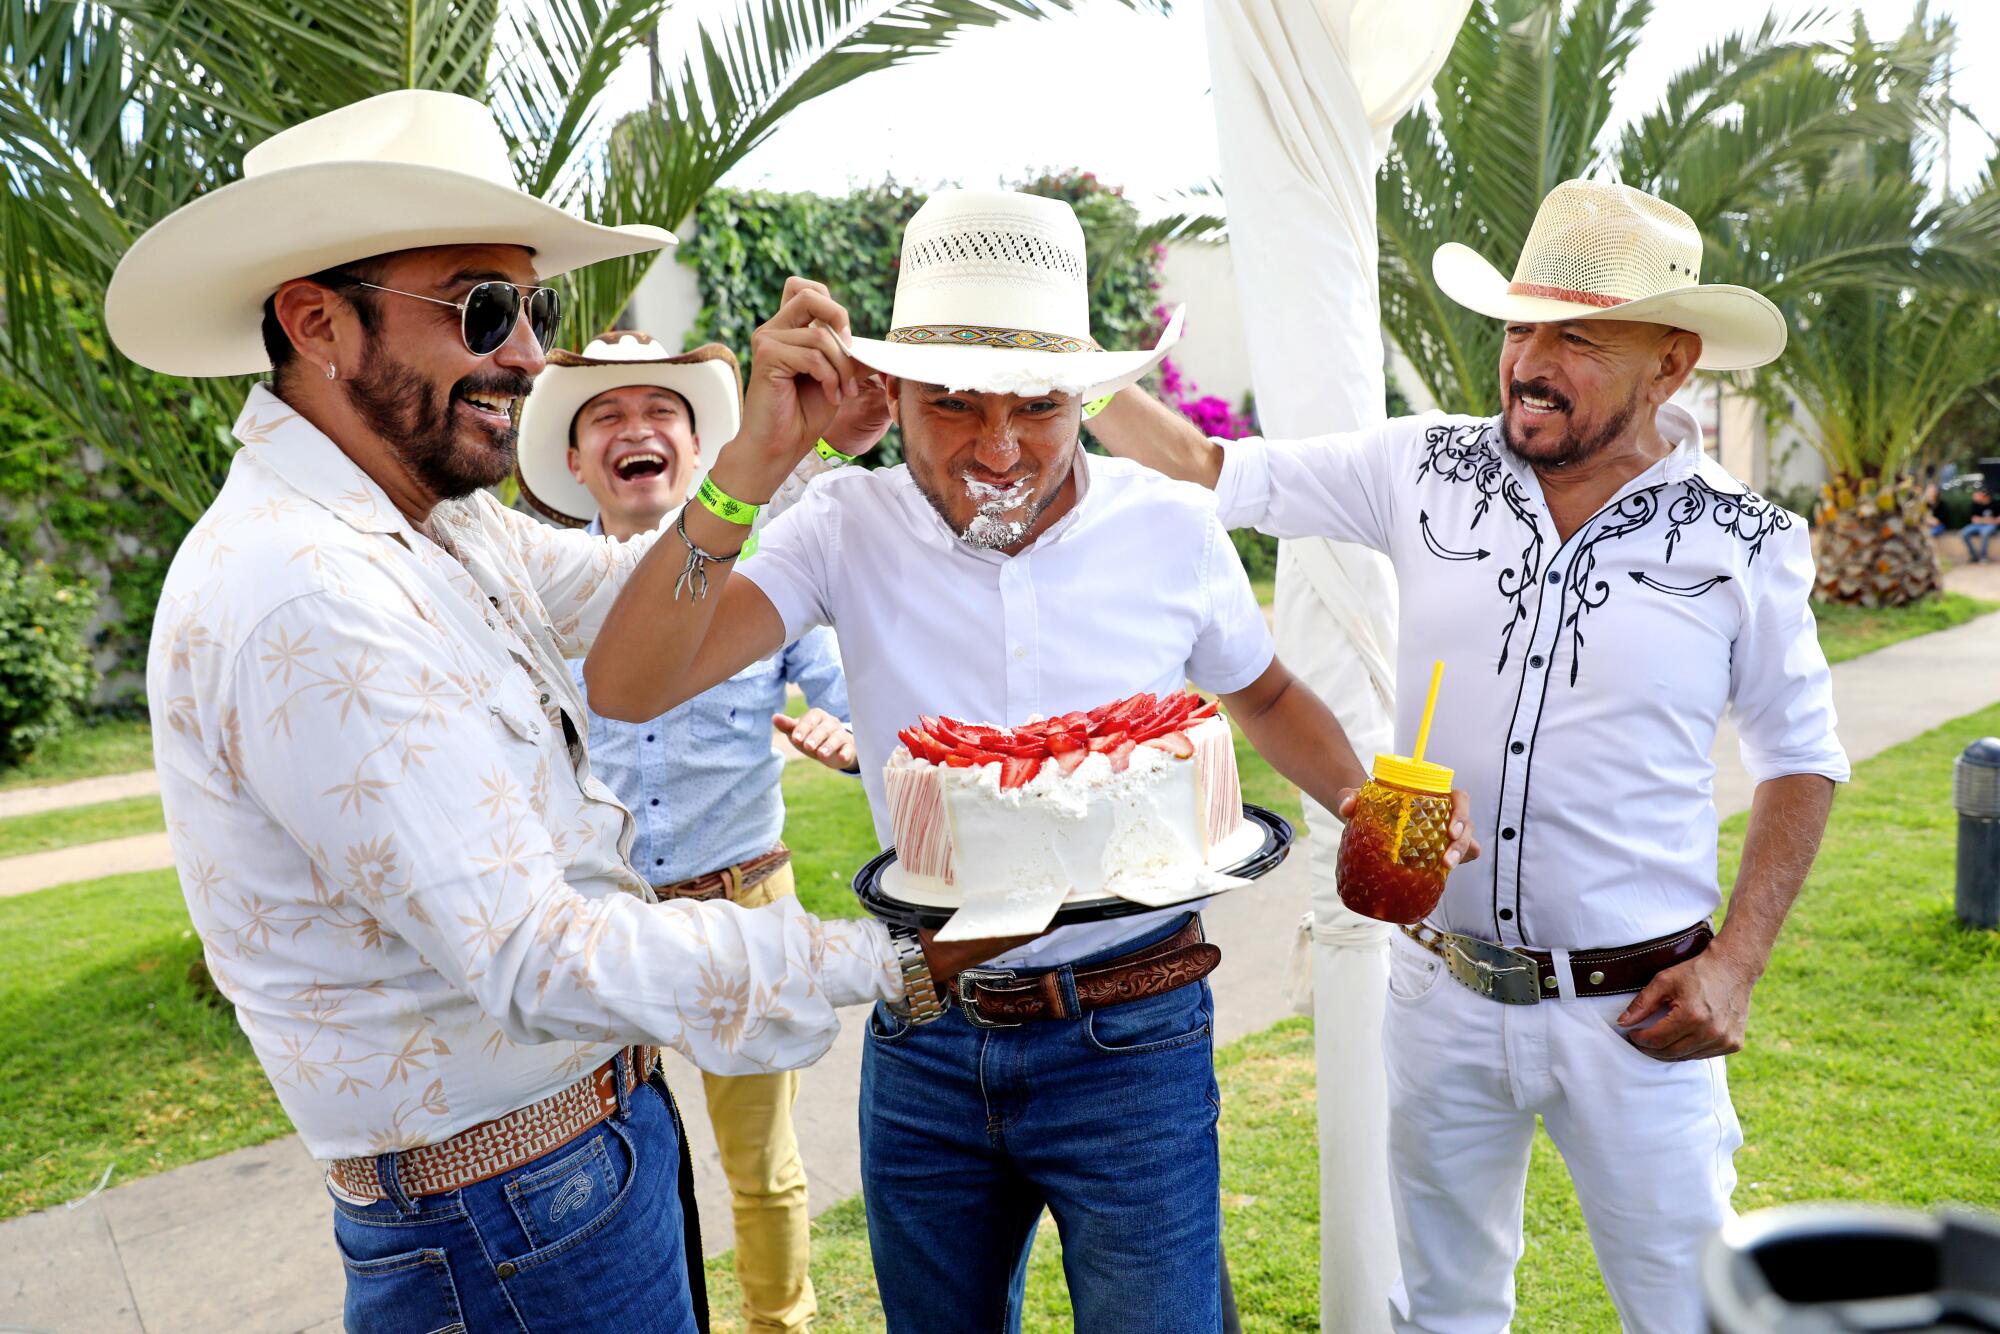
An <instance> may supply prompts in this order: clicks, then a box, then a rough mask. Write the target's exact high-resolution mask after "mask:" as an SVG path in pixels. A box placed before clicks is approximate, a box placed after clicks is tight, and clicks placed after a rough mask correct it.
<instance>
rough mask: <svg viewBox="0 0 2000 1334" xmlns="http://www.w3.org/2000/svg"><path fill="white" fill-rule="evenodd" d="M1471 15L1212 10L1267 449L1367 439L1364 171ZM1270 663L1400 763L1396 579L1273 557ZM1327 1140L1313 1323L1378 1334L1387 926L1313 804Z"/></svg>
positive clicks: (1386, 1242) (1280, 1) (1433, 2)
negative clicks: (1287, 442) (1354, 892)
mask: <svg viewBox="0 0 2000 1334" xmlns="http://www.w3.org/2000/svg"><path fill="white" fill-rule="evenodd" d="M1470 4H1471V0H1319V3H1317V4H1315V3H1312V2H1311V0H1210V2H1209V10H1208V35H1209V65H1210V73H1211V78H1212V80H1213V87H1214V96H1215V116H1216V124H1217V138H1218V140H1219V142H1220V144H1221V157H1222V182H1223V191H1224V194H1225V196H1226V197H1227V200H1228V210H1229V235H1230V257H1231V259H1232V261H1233V262H1234V264H1235V267H1236V276H1237V291H1238V296H1239V299H1240V301H1241V303H1242V312H1243V325H1244V329H1245V331H1246V335H1247V337H1248V339H1249V349H1250V362H1251V368H1252V370H1251V374H1252V379H1253V383H1254V389H1255V392H1256V396H1257V415H1258V419H1259V422H1260V425H1261V427H1262V429H1263V430H1264V432H1265V434H1267V435H1271V436H1275V437H1280V438H1282V437H1293V436H1301V435H1316V434H1320V433H1322V432H1327V431H1340V430H1350V429H1353V428H1356V427H1360V426H1365V425H1367V424H1369V423H1370V422H1375V421H1379V420H1381V418H1382V415H1383V407H1382V337H1381V321H1380V313H1379V308H1378V305H1377V299H1376V288H1375V263H1376V235H1375V168H1376V163H1377V159H1378V155H1379V154H1380V152H1381V151H1382V150H1383V148H1384V147H1386V144H1387V138H1388V131H1389V127H1390V126H1392V125H1394V124H1395V122H1396V120H1397V119H1398V118H1399V117H1401V116H1402V114H1403V113H1404V112H1405V111H1407V110H1408V109H1409V108H1410V106H1411V105H1412V104H1413V103H1414V102H1415V101H1416V99H1417V98H1418V97H1420V96H1421V95H1422V94H1423V91H1424V90H1425V89H1426V88H1427V87H1428V86H1429V84H1430V81H1431V79H1432V77H1433V76H1434V75H1435V74H1436V72H1437V69H1438V67H1439V66H1440V65H1441V64H1443V62H1444V58H1445V55H1446V54H1447V53H1448V52H1449V51H1450V49H1451V43H1452V40H1453V38H1454V37H1455V35H1456V34H1457V32H1458V28H1459V25H1460V24H1461V23H1463V22H1464V20H1465V14H1466V11H1467V9H1469V8H1470ZM1277 604H1278V605H1277V638H1278V651H1279V654H1280V655H1281V656H1282V657H1283V658H1284V660H1285V662H1286V663H1287V665H1289V666H1290V667H1291V668H1292V669H1293V670H1294V671H1295V672H1297V673H1298V674H1299V675H1300V677H1301V678H1302V679H1303V680H1305V681H1306V682H1307V683H1308V684H1310V685H1311V686H1312V687H1313V689H1314V690H1315V691H1316V692H1317V693H1318V694H1319V695H1320V696H1321V698H1323V699H1324V700H1325V701H1326V702H1327V704H1328V706H1329V707H1331V708H1332V709H1333V710H1334V712H1335V713H1336V714H1337V715H1338V716H1339V718H1340V721H1341V725H1342V726H1343V727H1345V728H1346V729H1347V733H1348V736H1349V737H1350V738H1351V739H1352V740H1353V742H1354V748H1355V750H1356V751H1358V752H1359V753H1360V754H1361V756H1362V759H1363V761H1364V762H1365V761H1366V760H1367V759H1368V758H1369V757H1370V756H1372V755H1373V754H1374V753H1375V752H1376V751H1378V750H1393V749H1394V746H1393V740H1394V733H1393V727H1392V723H1391V718H1392V717H1393V703H1394V696H1395V677H1394V663H1395V658H1396V644H1395V615H1396V587H1395V576H1394V574H1393V572H1392V571H1391V570H1390V568H1389V563H1388V561H1387V560H1386V559H1385V558H1384V557H1382V556H1380V555H1378V554H1377V553H1375V552H1372V551H1367V550H1364V549H1362V548H1360V547H1354V546H1348V545H1344V544H1337V543H1332V542H1326V541H1320V540H1309V541H1298V542H1285V543H1282V544H1281V546H1280V549H1279V556H1278V595H1277ZM1306 822H1307V827H1308V829H1309V830H1310V831H1311V832H1313V833H1314V834H1315V835H1316V836H1315V837H1313V838H1312V839H1310V840H1309V841H1308V844H1307V847H1308V849H1309V856H1310V858H1311V861H1310V870H1311V879H1312V896H1313V922H1314V925H1313V926H1312V928H1311V931H1312V940H1313V943H1312V946H1311V952H1312V977H1313V993H1314V998H1315V999H1314V1008H1315V1011H1316V1013H1317V1016H1318V1017H1317V1030H1316V1031H1317V1039H1316V1045H1317V1057H1318V1066H1319V1071H1320V1079H1319V1139H1320V1325H1321V1328H1322V1329H1323V1330H1325V1331H1328V1332H1329V1334H1331V1332H1333V1331H1338V1332H1339V1334H1374V1331H1379V1330H1387V1329H1388V1325H1389V1322H1388V1294H1389V1289H1390V1287H1391V1285H1392V1284H1393V1283H1394V1281H1395V1277H1396V1272H1397V1267H1396V1252H1395V1226H1394V1220H1393V1218H1392V1216H1391V1210H1390V1204H1389V1184H1388V1167H1387V1156H1388V1153H1387V1144H1388V1110H1387V1090H1386V1087H1385V1084H1384V1077H1383V1070H1382V1042H1381V1024H1382V1012H1383V1004H1384V998H1385V996H1386V988H1387V984H1388V928H1386V927H1384V926H1382V925H1381V924H1379V923H1376V922H1371V921H1368V920H1367V919H1365V918H1362V917H1358V916H1356V915H1355V914H1353V913H1351V912H1348V911H1347V909H1345V908H1344V907H1342V906H1341V904H1340V901H1339V898H1338V896H1337V895H1336V893H1335V891H1334V882H1333V859H1334V852H1335V848H1336V845H1337V839H1338V829H1339V825H1338V824H1337V823H1336V822H1335V821H1334V820H1333V818H1332V817H1331V815H1330V814H1329V813H1328V812H1327V811H1325V810H1324V809H1322V808H1320V807H1318V806H1317V805H1316V804H1315V803H1313V802H1311V801H1310V800H1308V801H1307V803H1306Z"/></svg>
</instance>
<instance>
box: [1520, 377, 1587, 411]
mask: <svg viewBox="0 0 2000 1334" xmlns="http://www.w3.org/2000/svg"><path fill="white" fill-rule="evenodd" d="M1523 394H1533V395H1534V396H1535V397H1536V398H1541V399H1546V400H1548V401H1549V402H1551V403H1553V404H1555V405H1556V407H1557V408H1559V409H1560V410H1562V411H1563V412H1568V411H1569V410H1570V408H1571V406H1572V404H1571V403H1570V401H1569V396H1568V395H1567V394H1565V393H1563V392H1562V391H1561V390H1559V389H1557V388H1556V387H1555V386H1554V385H1552V384H1550V383H1549V382H1548V381H1546V380H1531V381H1529V382H1528V383H1527V384H1522V383H1521V382H1520V381H1519V380H1515V381H1512V382H1511V383H1509V384H1508V386H1507V397H1508V401H1509V402H1518V401H1519V400H1520V397H1521V395H1523Z"/></svg>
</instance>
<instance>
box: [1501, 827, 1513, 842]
mask: <svg viewBox="0 0 2000 1334" xmlns="http://www.w3.org/2000/svg"><path fill="white" fill-rule="evenodd" d="M1500 837H1502V838H1504V839H1508V840H1509V841H1511V840H1512V839H1513V837H1514V831H1513V830H1512V829H1502V830H1501V831H1500Z"/></svg>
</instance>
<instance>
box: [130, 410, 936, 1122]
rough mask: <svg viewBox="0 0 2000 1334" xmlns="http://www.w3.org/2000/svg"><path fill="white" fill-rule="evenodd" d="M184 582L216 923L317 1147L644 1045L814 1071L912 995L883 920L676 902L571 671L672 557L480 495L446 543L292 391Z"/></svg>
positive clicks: (255, 420) (474, 1105) (164, 652)
mask: <svg viewBox="0 0 2000 1334" xmlns="http://www.w3.org/2000/svg"><path fill="white" fill-rule="evenodd" d="M236 435H237V438H238V439H239V440H241V441H242V443H243V446H244V447H243V449H242V450H241V451H240V452H239V453H238V454H237V455H236V458H235V460H234V462H233V463H232V465H231V467H230V472H229V478H228V481H227V482H226V483H225V484H224V486H223V488H222V492H221V494H220V496H218V497H217V499H216V502H215V504H214V505H213V506H211V507H210V509H209V511H208V513H207V514H205V515H204V516H203V517H202V519H201V522H200V523H198V524H197V525H196V526H195V528H194V530H193V531H192V532H191V533H190V534H189V535H188V539H187V541H186V543H185V544H184V545H183V546H182V548H181V550H180V552H179V553H178V554H177V556H176V557H175V559H174V563H173V568H172V570H171V571H170V572H169V574H168V576H167V581H166V586H165V590H164V592H163V595H162V598H161V601H160V609H159V615H158V618H157V620H156V622H155V624H154V629H153V643H152V653H151V658H150V661H149V663H148V668H147V678H146V684H147V695H148V699H149V701H150V704H151V708H152V714H153V736H154V743H153V745H154V759H155V762H156V764H157V767H158V769H159V772H160V783H161V797H162V800H163V802H164V804H165V806H166V814H167V826H168V830H169V833H170V834H171V836H172V840H173V845H174V859H175V863H176V865H177V867H178V869H179V872H180V878H181V885H182V888H183V890H184V891H185V893H186V896H187V903H188V910H189V912H190V914H191V915H192V916H193V919H194V924H195V928H196V930H197V931H198V932H199V933H200V936H201V940H202V945H203V948H204V951H205V953H206V956H207V960H208V964H209V968H210V970H211V971H212V972H213V973H214V975H215V979H216V982H217V984H218V985H219V986H220V988H221V990H222V992H223V994H224V995H226V996H227V997H228V998H229V999H230V1001H232V1002H233V1003H234V1004H235V1006H236V1011H237V1016H238V1019H239V1021H240V1022H241V1024H242V1026H243V1030H244V1032H245V1033H246V1034H248V1035H249V1038H250V1042H251V1045H252V1046H253V1047H254V1048H255V1050H256V1052H257V1055H258V1058H259V1059H260V1060H261V1061H262V1062H263V1064H264V1069H265V1071H266V1073H267V1074H268V1075H269V1076H270V1078H271V1082H272V1083H273V1085H275V1086H276V1088H277V1092H278V1097H279V1100H280V1101H281V1102H282V1103H283V1104H284V1107H285V1110H286V1112H287V1113H288V1114H289V1115H290V1116H291V1118H292V1121H293V1123H294V1124H296V1125H297V1127H298V1129H299V1133H300V1134H301V1135H302V1136H303V1137H304V1139H305V1141H306V1144H307V1146H308V1147H309V1148H310V1149H311V1150H312V1152H313V1153H314V1154H315V1155H317V1156H319V1157H321V1158H340V1157H350V1156H356V1155H362V1154H373V1153H380V1152H384V1151H386V1150H390V1149H400V1148H408V1147H411V1146H414V1145H418V1144H426V1143H432V1142H435V1141H438V1140H441V1139H444V1138H447V1137H449V1136H451V1135H453V1134H455V1133H457V1132H458V1131H460V1130H463V1129H465V1128H466V1127H468V1126H471V1125H475V1124H477V1123H478V1122H481V1121H485V1120H489V1119H491V1118H493V1117H495V1116H499V1115H502V1114H504V1113H506V1112H509V1111H511V1110H513V1109H515V1108H517V1107H520V1106H523V1105H525V1104H527V1103H531V1102H533V1101H535V1100H537V1099H539V1098H542V1097H544V1096H546V1095H548V1094H550V1093H552V1092H554V1091H555V1090H557V1089H559V1088H561V1087H562V1086H563V1085H565V1084H568V1083H570V1082H571V1081H573V1080H575V1079H577V1078H578V1077H579V1076H581V1075H583V1074H584V1073H586V1072H588V1071H589V1070H591V1069H593V1068H594V1067H596V1066H598V1065H600V1064H602V1063H603V1062H604V1061H606V1060H608V1059H609V1058H610V1057H611V1056H612V1055H613V1054H614V1053H615V1052H616V1050H617V1048H618V1047H619V1046H620V1045H622V1044H629V1043H639V1042H646V1043H657V1044H659V1045H662V1046H668V1047H672V1048H674V1049H676V1050H678V1051H680V1052H682V1053H684V1054H685V1055H687V1056H688V1057H689V1058H690V1059H691V1060H693V1061H694V1062H695V1063H696V1064H698V1065H700V1066H702V1067H703V1068H704V1069H708V1070H713V1071H716V1072H719V1073H728V1074H734V1073H746V1072H752V1071H758V1070H767V1069H780V1068H788V1067H795V1066H800V1065H805V1064H807V1063H809V1062H811V1061H813V1060H814V1059H816V1058H817V1057H818V1056H819V1055H820V1054H821V1053H823V1052H824V1051H825V1050H826V1049H827V1047H828V1046H829V1045H830V1044H831V1042H832V1041H833V1037H834V1034H835V1032H836V1031H837V1029H838V1026H839V1025H838V1021H837V1020H836V1018H835V1016H834V1010H835V1007H837V1006H841V1005H850V1004H857V1003H860V1002H863V1001H867V1000H873V999H877V998H885V999H894V998H896V997H897V996H899V995H900V993H901V983H900V980H899V976H898V974H897V972H896V968H895V963H894V958H893V954H892V952H891V950H890V947H889V944H888V938H887V934H886V932H885V931H884V930H883V928H882V927H881V925H880V924H879V923H875V922H821V921H819V920H818V919H816V918H813V917H811V916H809V915H807V914H806V913H804V912H803V911H801V910H800V909H799V907H798V905H797V900H795V899H791V898H786V899H783V900H780V901H779V902H778V903H776V904H773V905H771V906H770V907H768V908H763V909H757V910H752V911H745V910H743V909H740V908H737V907H735V906H733V905H730V904H727V903H686V902H672V903H656V902H654V901H653V895H652V892H651V890H650V889H648V887H647V885H646V883H645V881H644V880H642V879H641V878H640V877H639V876H637V875H635V874H634V873H633V871H632V870H631V868H630V867H629V866H628V865H627V864H626V860H625V855H626V852H627V850H628V848H629V846H630V843H631V838H632V820H631V817H630V816H629V815H628V814H627V813H626V811H625V809H624V807H622V806H620V805H619V804H618V802H617V800H616V798H614V797H613V796H612V794H611V792H610V791H609V790H608V789H607V788H606V787H605V786H604V785H603V784H602V783H600V782H599V781H598V780H596V779H595V778H593V777H592V776H591V774H590V766H589V762H588V759H587V758H586V756H585V752H584V741H583V738H584V737H585V736H586V735H587V731H586V724H585V721H584V719H585V716H586V715H585V713H584V708H583V703H582V701H581V700H580V699H579V698H578V696H577V693H576V688H575V686H574V684H573V683H572V682H571V679H570V675H569V672H568V670H567V669H566V668H565V666H564V659H565V657H574V656H577V655H579V654H581V653H583V652H585V651H586V650H587V648H588V647H589V642H590V639H591V637H592V636H593V635H594V634H595V633H596V630H597V627H598V625H599V624H600V623H601V622H602V621H603V618H604V615H605V613H606V611H608V610H609V608H610V605H611V602H612V600H613V599H614V598H615V597H616V595H617V592H618V588H619V586H620V584H621V582H622V580H623V578H624V576H625V575H627V574H628V573H629V572H630V571H631V569H632V568H633V566H635V565H636V564H637V563H638V560H639V558H640V557H641V556H642V555H644V553H645V552H646V550H647V549H648V548H649V547H650V545H651V542H650V540H649V539H645V538H641V539H637V540H634V541H632V542H627V543H618V542H614V541H611V540H610V539H607V538H601V537H594V536H591V535H589V534H585V533H580V532H572V531H565V530H562V529H557V528H551V527H547V526H545V525H543V524H540V523H538V522H536V521H535V520H533V519H530V518H528V517H527V516H525V515H521V514H517V513H514V512H512V511H510V510H507V509H504V508H503V507H501V505H500V504H499V503H498V502H497V501H495V500H494V499H493V498H492V497H491V496H488V495H486V494H485V493H483V492H480V493H476V494H474V495H472V496H470V497H468V498H466V499H464V500H459V501H449V502H446V503H444V504H441V505H439V506H438V507H437V508H436V509H435V510H434V511H433V512H432V514H431V516H430V519H429V520H428V521H427V523H426V525H425V529H424V531H419V530H418V529H416V528H413V527H411V525H410V524H409V523H408V522H407V520H406V519H405V518H404V517H403V515H402V514H401V513H400V512H399V511H398V510H397V509H396V507H395V506H394V505H393V504H392V503H391V502H390V501H389V499H388V497H387V496H386V495H385V494H384V493H383V492H382V491H381V490H380V488H378V487H377V486H376V485H375V484H374V483H373V482H372V481H370V480H369V478H368V476H367V475H366V474H365V473H363V472H362V471H361V469H360V468H358V467H356V466H355V464H354V463H353V462H352V461H351V460H350V459H349V458H348V457H347V455H346V454H344V453H343V452H342V451H341V450H340V449H339V447H338V446H336V445H335V444H334V443H333V442H332V441H331V440H329V439H328V438H327V437H326V436H325V435H323V434H322V433H321V432H320V431H319V430H318V429H316V428H315V427H314V426H313V425H312V424H311V423H309V422H308V421H306V420H305V419H304V418H303V417H301V416H299V415H298V414H297V413H295V412H294V411H293V410H292V409H291V408H290V407H288V406H287V405H286V404H285V403H284V402H283V401H282V400H281V399H279V398H278V397H277V396H276V395H275V394H273V393H272V392H271V390H270V389H269V388H268V387H266V386H261V385H260V386H258V387H257V388H256V389H254V390H252V391H251V394H250V397H249V399H248V401H247V402H246V403H245V405H244V408H243V413H242V416H241V417H240V418H239V419H238V421H237V424H236Z"/></svg>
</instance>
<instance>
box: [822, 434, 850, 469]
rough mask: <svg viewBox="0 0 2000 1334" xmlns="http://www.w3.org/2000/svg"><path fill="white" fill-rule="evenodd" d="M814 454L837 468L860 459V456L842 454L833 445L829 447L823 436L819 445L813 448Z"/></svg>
mask: <svg viewBox="0 0 2000 1334" xmlns="http://www.w3.org/2000/svg"><path fill="white" fill-rule="evenodd" d="M813 453H815V454H817V455H819V456H820V457H821V458H823V459H825V460H826V461H827V462H828V463H831V464H832V465H833V466H834V467H836V468H838V467H842V466H844V465H846V464H849V463H852V462H854V460H855V459H856V458H858V457H859V455H855V454H843V453H841V452H840V451H839V450H837V449H835V448H834V447H833V446H832V445H829V444H828V443H827V442H826V437H825V436H821V437H820V438H819V443H818V444H816V445H814V446H813Z"/></svg>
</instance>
